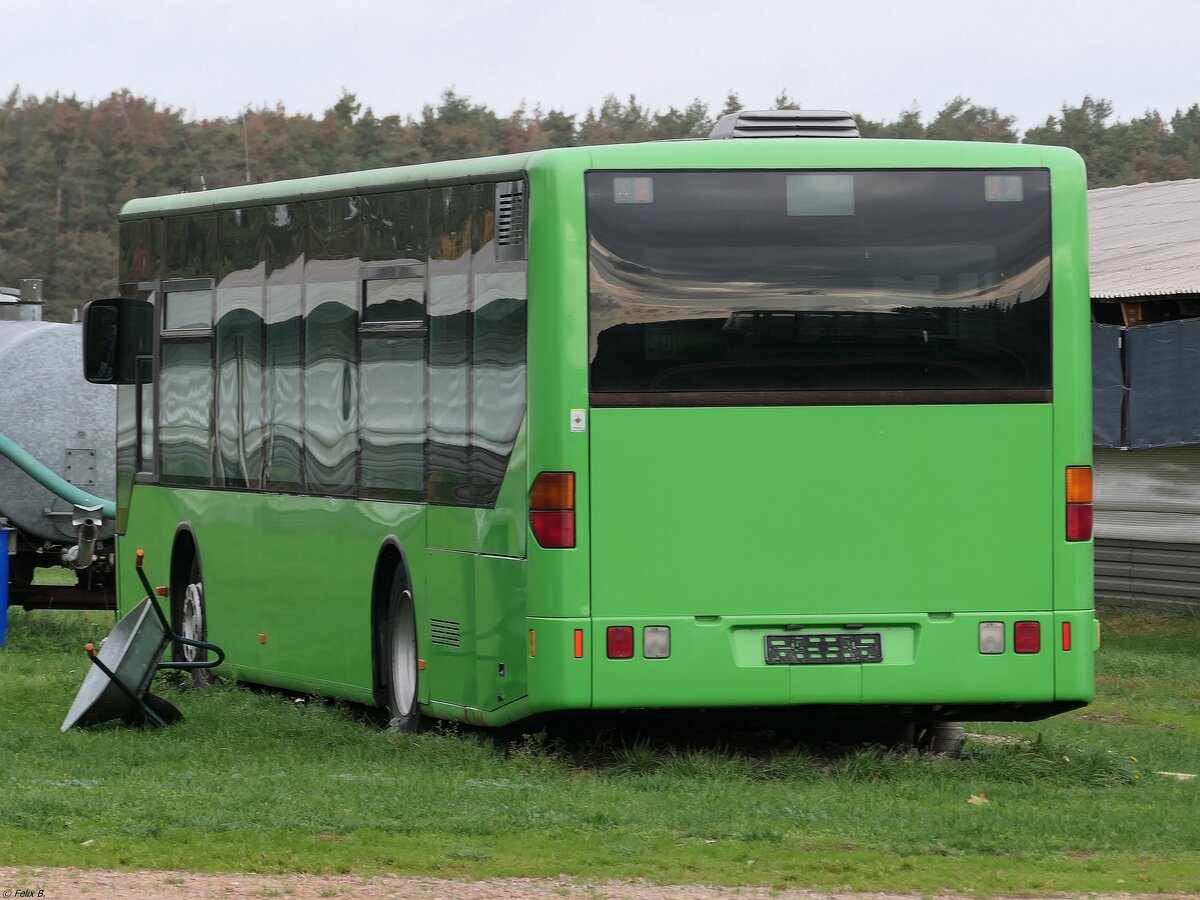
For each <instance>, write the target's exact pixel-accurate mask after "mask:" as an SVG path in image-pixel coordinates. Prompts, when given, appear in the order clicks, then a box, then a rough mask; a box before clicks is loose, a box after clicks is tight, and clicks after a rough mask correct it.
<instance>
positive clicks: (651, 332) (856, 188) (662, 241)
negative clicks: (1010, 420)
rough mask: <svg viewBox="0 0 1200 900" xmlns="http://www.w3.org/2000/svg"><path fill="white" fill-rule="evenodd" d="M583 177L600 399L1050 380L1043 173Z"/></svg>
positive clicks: (906, 394)
mask: <svg viewBox="0 0 1200 900" xmlns="http://www.w3.org/2000/svg"><path fill="white" fill-rule="evenodd" d="M587 189H588V232H589V253H588V259H589V275H588V280H589V322H590V329H589V338H590V348H589V351H590V364H591V369H590V372H591V391H592V402H593V404H595V405H614V406H623V405H708V404H710V403H711V404H714V405H727V404H732V405H739V404H764V403H801V404H803V403H826V402H828V403H834V402H838V403H840V402H862V403H894V402H942V401H954V402H971V401H972V400H976V401H980V402H985V401H986V402H1032V401H1046V400H1048V399H1049V397H1050V385H1051V340H1050V338H1051V333H1050V183H1049V174H1048V172H1046V171H1045V170H1041V169H1031V170H1008V171H980V170H953V171H927V170H926V171H912V170H904V171H878V170H869V171H863V170H855V171H837V172H781V171H718V172H699V171H671V172H590V173H588V176H587ZM635 189H636V190H635Z"/></svg>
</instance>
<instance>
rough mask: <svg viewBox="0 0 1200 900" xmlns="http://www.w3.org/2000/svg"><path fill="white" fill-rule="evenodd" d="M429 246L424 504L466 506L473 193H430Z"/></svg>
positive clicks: (454, 190) (467, 187)
mask: <svg viewBox="0 0 1200 900" xmlns="http://www.w3.org/2000/svg"><path fill="white" fill-rule="evenodd" d="M432 193H433V197H432V201H431V211H430V231H429V235H430V241H429V499H430V500H431V501H432V502H435V503H450V504H462V503H469V502H470V488H469V484H468V482H469V480H470V406H469V397H468V393H469V390H470V372H469V368H470V362H471V358H470V334H471V322H470V317H471V242H472V236H473V231H474V227H473V223H474V214H475V212H476V210H475V203H474V199H475V194H476V191H475V189H474V188H472V187H471V186H470V185H462V186H460V187H448V188H441V189H439V190H435V191H433V192H432Z"/></svg>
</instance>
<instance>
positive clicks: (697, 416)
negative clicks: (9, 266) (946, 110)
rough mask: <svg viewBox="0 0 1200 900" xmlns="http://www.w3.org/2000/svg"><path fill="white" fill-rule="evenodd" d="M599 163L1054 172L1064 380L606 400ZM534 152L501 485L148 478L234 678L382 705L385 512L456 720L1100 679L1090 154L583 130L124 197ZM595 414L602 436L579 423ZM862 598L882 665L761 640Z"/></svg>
mask: <svg viewBox="0 0 1200 900" xmlns="http://www.w3.org/2000/svg"><path fill="white" fill-rule="evenodd" d="M606 167H611V168H621V169H651V170H652V169H656V168H657V169H668V168H699V169H703V168H723V167H736V168H871V167H883V168H959V167H963V168H1005V167H1042V168H1048V169H1049V171H1050V173H1051V186H1052V187H1051V190H1052V209H1053V216H1054V224H1053V248H1052V263H1053V279H1054V281H1053V293H1054V313H1053V315H1054V323H1053V325H1054V327H1053V331H1054V345H1055V369H1054V383H1053V398H1054V399H1053V403H1044V404H1012V405H965V404H964V405H955V406H940V405H930V406H904V407H853V406H841V407H804V408H800V407H762V408H756V407H748V408H737V409H733V408H720V409H703V408H699V409H665V410H651V409H591V408H590V407H589V402H588V371H587V363H588V321H587V288H588V285H587V275H588V255H587V229H586V222H585V203H584V173H585V172H586V171H588V170H590V169H595V168H606ZM519 170H524V171H525V172H526V175H527V178H528V185H529V199H528V204H529V205H528V234H529V242H528V250H529V271H528V289H529V307H528V309H529V314H528V366H529V383H528V408H527V414H526V421H525V424H524V425H523V427H522V432H521V438H520V440H519V441H518V449H517V451H516V452H514V454H513V457H512V459H511V460H510V464H509V469H508V473H507V475H506V480H505V483H504V485H503V488H502V490H501V497H500V501H499V503H498V506H497V510H495V511H478V510H466V509H436V510H434V509H429V508H427V507H425V506H423V505H419V504H406V503H389V502H380V501H358V500H352V499H329V498H315V497H301V496H295V495H291V496H287V495H279V494H242V493H237V492H232V491H210V490H202V489H195V490H191V489H189V490H178V489H166V488H159V487H154V486H150V485H138V486H137V487H135V489H134V492H133V497H132V506H131V515H130V519H129V526H128V531H127V534H126V535H125V536H124V537H123V538H122V539H121V545H122V548H121V549H122V553H123V554H124V555H126V556H127V555H129V553H130V552H131V551H132V549H133V548H136V547H145V548H146V549H147V551H148V553H149V556H150V562H149V563H148V565H149V568H150V570H151V571H152V572H159V573H161V574H160V575H159V576H158V577H159V578H160V579H161V580H165V577H166V574H165V573H166V571H167V565H168V560H169V556H170V549H171V546H172V540H173V538H174V535H175V532H176V529H177V528H178V527H179V526H180V525H181V524H182V523H187V524H189V525H190V527H191V528H192V530H193V531H194V533H195V535H196V539H197V543H198V546H199V549H200V554H201V558H202V562H203V566H204V578H205V592H206V598H207V602H208V604H209V615H208V619H209V636H210V638H211V639H212V640H214V641H216V642H217V643H220V644H221V645H222V646H223V647H224V648H225V650H226V652H227V653H228V656H229V664H230V666H232V667H233V668H234V669H236V671H237V672H238V674H239V675H241V676H243V677H246V678H248V679H251V680H256V681H262V682H265V683H269V684H278V685H283V686H287V687H292V688H298V689H302V690H314V691H320V692H323V693H329V694H334V695H338V696H344V697H348V698H351V699H356V700H361V701H364V702H370V701H371V699H372V671H371V666H372V660H371V640H370V635H371V621H370V617H371V602H370V597H371V583H372V578H373V577H374V574H375V572H374V568H375V561H376V558H377V557H378V555H379V552H380V548H381V547H382V546H383V544H384V542H385V541H386V540H388V538H389V537H392V538H394V539H396V540H397V541H398V542H399V543H400V544H401V545H402V546H403V547H404V549H405V552H406V559H407V562H408V565H409V569H410V572H411V576H412V582H413V585H412V586H413V593H414V597H415V599H416V606H417V609H418V618H419V622H418V641H419V653H420V656H421V657H422V659H424V660H425V663H426V668H425V669H424V671H423V672H422V684H421V689H420V698H421V700H422V702H423V705H424V708H425V710H426V712H428V713H430V714H432V715H435V716H440V717H444V718H452V719H458V720H462V721H475V722H481V723H486V724H500V723H503V722H506V721H511V720H514V719H516V718H520V717H522V716H524V715H528V714H531V713H535V712H541V711H547V710H556V709H585V708H589V707H610V708H621V707H629V706H681V705H682V706H690V705H694V706H722V705H758V704H761V705H791V704H807V703H846V704H857V703H942V702H1040V701H1049V700H1056V699H1057V700H1063V701H1072V700H1086V699H1088V698H1090V697H1091V693H1092V680H1093V676H1092V654H1093V651H1094V648H1093V647H1092V646H1091V642H1090V641H1086V640H1084V636H1085V635H1087V634H1089V633H1090V623H1091V622H1092V620H1093V619H1092V612H1091V610H1092V599H1091V543H1090V542H1084V543H1076V544H1069V543H1067V542H1066V540H1065V493H1064V492H1065V486H1064V474H1063V472H1064V469H1065V467H1066V466H1068V465H1087V464H1089V463H1090V461H1091V446H1090V433H1091V427H1090V359H1089V346H1090V345H1089V338H1088V330H1087V269H1086V262H1087V255H1086V227H1085V221H1084V189H1085V184H1084V176H1083V167H1082V163H1081V162H1080V161H1079V159H1078V157H1077V156H1075V154H1073V153H1072V152H1071V151H1068V150H1063V149H1061V148H1039V147H1031V146H1018V145H982V144H956V143H949V142H944V143H922V142H890V141H823V140H806V141H795V140H783V141H716V142H706V141H694V142H667V143H660V144H648V145H624V146H611V147H598V148H575V149H566V150H552V151H541V152H538V153H534V154H529V155H525V156H516V157H508V158H501V159H496V160H488V161H484V162H478V161H459V162H454V163H445V164H431V165H429V166H423V167H418V168H414V169H394V170H377V171H375V172H372V173H356V174H353V175H341V176H330V177H328V178H319V179H308V180H304V181H302V182H288V183H281V184H279V185H273V186H249V187H245V188H233V189H229V190H227V191H214V192H208V193H207V194H206V195H203V196H201V195H184V196H174V197H170V198H160V199H156V200H138V201H133V202H131V203H130V204H128V205H127V206H126V207H125V209H124V210H123V212H122V216H123V218H125V219H138V218H151V217H156V216H163V215H176V214H187V213H190V212H199V211H203V210H206V209H211V208H218V207H231V206H238V205H254V204H262V203H275V202H284V201H286V200H289V199H295V198H298V197H309V196H329V195H333V194H336V193H338V192H355V191H375V190H388V189H395V188H398V187H403V186H406V185H408V186H419V185H421V184H423V183H431V182H434V183H436V182H448V181H453V180H468V179H471V178H477V179H480V180H487V179H489V178H493V179H494V178H496V177H499V176H500V175H504V174H509V173H512V172H515V171H519ZM575 410H582V411H583V413H584V416H585V418H586V428H585V430H583V431H573V430H572V429H571V428H570V427H569V422H570V418H571V416H572V413H573V411H575ZM539 471H572V472H575V473H576V478H577V491H576V496H577V506H576V535H577V543H576V547H575V548H574V549H569V550H546V549H543V548H541V547H539V546H538V545H537V543H536V541H535V540H534V539H533V538H532V537H531V536H530V535H529V534H528V532H527V530H526V527H525V523H524V515H525V511H524V505H523V504H524V500H525V496H526V493H527V491H528V489H529V485H530V482H531V481H532V479H533V477H534V476H535V475H536V473H537V472H539ZM120 588H121V605H122V608H128V607H129V606H130V605H131V604H132V603H133V602H136V600H137V599H140V593H139V590H140V589H139V588H138V587H137V586H136V584H135V583H134V582H133V579H132V574H131V573H123V574H122V580H121V585H120ZM439 618H440V619H446V620H449V621H453V622H456V623H459V624H460V625H461V632H460V634H459V637H458V644H457V646H450V645H449V644H447V643H446V642H441V643H436V644H435V643H433V635H434V631H433V627H432V624H431V623H432V622H433V620H434V619H439ZM1017 620H1022V621H1025V620H1033V621H1038V622H1040V623H1042V625H1043V649H1042V651H1041V652H1040V653H1038V654H1032V655H1030V656H1027V657H1024V656H1017V655H1015V654H1013V653H1011V652H1006V653H1005V654H1002V655H1000V656H996V657H984V656H981V655H980V654H979V652H978V649H977V630H978V623H979V622H981V621H1001V622H1004V623H1005V624H1006V627H1008V628H1009V630H1010V631H1011V623H1013V622H1015V621H1017ZM1063 621H1070V622H1072V623H1073V627H1074V633H1075V635H1076V636H1077V642H1076V645H1075V647H1074V648H1073V649H1072V650H1070V651H1063V650H1061V649H1060V648H1059V647H1058V645H1057V643H1056V640H1057V635H1058V634H1059V633H1060V628H1061V623H1062V622H1063ZM851 623H853V624H862V625H864V627H872V628H875V629H876V630H878V631H879V632H880V633H881V634H882V635H883V641H884V662H883V663H882V664H868V665H847V666H818V667H814V666H767V665H766V664H765V661H764V659H763V658H762V655H761V642H762V639H763V636H764V635H765V634H766V633H770V632H771V631H772V630H773V629H776V628H779V627H782V626H783V625H786V624H807V625H809V626H822V627H824V626H829V627H835V626H836V627H838V628H840V627H841V626H843V625H845V624H851ZM610 624H619V625H635V626H639V631H638V634H639V640H640V626H644V625H670V626H671V628H672V642H673V643H672V655H671V657H670V658H669V659H667V660H647V659H634V660H608V659H607V658H606V656H605V644H604V629H605V628H606V627H607V626H608V625H610ZM577 629H578V630H580V631H581V632H582V635H583V655H582V658H579V657H577V656H576V654H575V631H576V630H577ZM530 632H534V633H535V634H534V640H533V642H532V643H531V639H530ZM260 634H262V635H264V636H265V637H264V638H263V639H262V640H260V638H259V635H260ZM639 646H640V644H639ZM501 665H503V667H504V668H503V674H501V669H500V666H501Z"/></svg>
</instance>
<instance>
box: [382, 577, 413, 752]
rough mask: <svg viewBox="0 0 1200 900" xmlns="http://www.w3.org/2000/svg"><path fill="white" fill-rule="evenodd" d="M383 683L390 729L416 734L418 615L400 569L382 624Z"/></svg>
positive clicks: (393, 581)
mask: <svg viewBox="0 0 1200 900" xmlns="http://www.w3.org/2000/svg"><path fill="white" fill-rule="evenodd" d="M382 636H383V640H382V649H383V659H382V661H381V663H382V667H383V671H382V675H383V677H382V679H381V680H382V682H383V687H384V695H385V698H386V703H387V713H388V719H389V720H390V721H389V727H391V728H393V729H395V730H397V731H417V730H418V729H419V728H420V727H421V720H422V717H421V707H420V705H419V704H418V702H417V697H418V696H419V693H418V686H419V684H420V675H421V672H420V666H419V663H418V652H417V613H416V607H415V606H414V605H413V597H412V592H411V591H410V590H409V589H408V587H407V585H406V584H405V580H404V570H403V567H401V566H397V567H396V574H395V575H394V576H393V577H392V589H391V594H390V596H389V597H388V605H387V613H386V615H385V617H384V621H383V635H382Z"/></svg>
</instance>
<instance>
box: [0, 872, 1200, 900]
mask: <svg viewBox="0 0 1200 900" xmlns="http://www.w3.org/2000/svg"><path fill="white" fill-rule="evenodd" d="M1184 896H1185V895H1181V894H1170V895H1168V894H1154V895H1150V896H1145V895H1134V894H1114V895H1109V896H1108V897H1107V898H1105V897H1098V896H1097V895H1094V894H1092V895H1088V897H1089V900H1172V898H1174V900H1183V898H1184ZM106 897H120V898H121V900H147V898H159V897H165V898H169V900H199V898H222V900H228V898H239V897H247V898H249V897H283V898H295V900H309V898H317V897H320V898H334V897H342V898H350V900H353V898H365V897H371V898H377V897H399V898H404V900H436V898H442V897H449V898H453V900H493V898H495V900H512V898H532V900H559V898H563V897H566V898H577V900H733V898H736V900H918V898H917V897H916V895H906V894H855V893H850V892H839V893H835V894H822V893H819V892H817V891H806V890H784V891H780V890H774V889H772V888H766V887H742V888H719V887H708V886H705V885H666V886H663V885H655V884H650V883H649V882H645V881H632V882H631V881H609V882H580V881H573V880H571V879H568V878H554V879H546V878H537V879H535V878H505V879H492V880H490V881H449V880H446V879H440V878H400V877H398V876H395V875H380V876H376V877H373V878H367V877H363V876H358V875H208V874H198V873H195V872H109V871H105V870H103V869H49V868H35V867H25V868H16V867H11V866H9V867H5V866H0V900H79V898H88V900H96V898H106ZM938 900H964V898H963V897H962V896H961V895H956V894H939V895H938Z"/></svg>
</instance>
